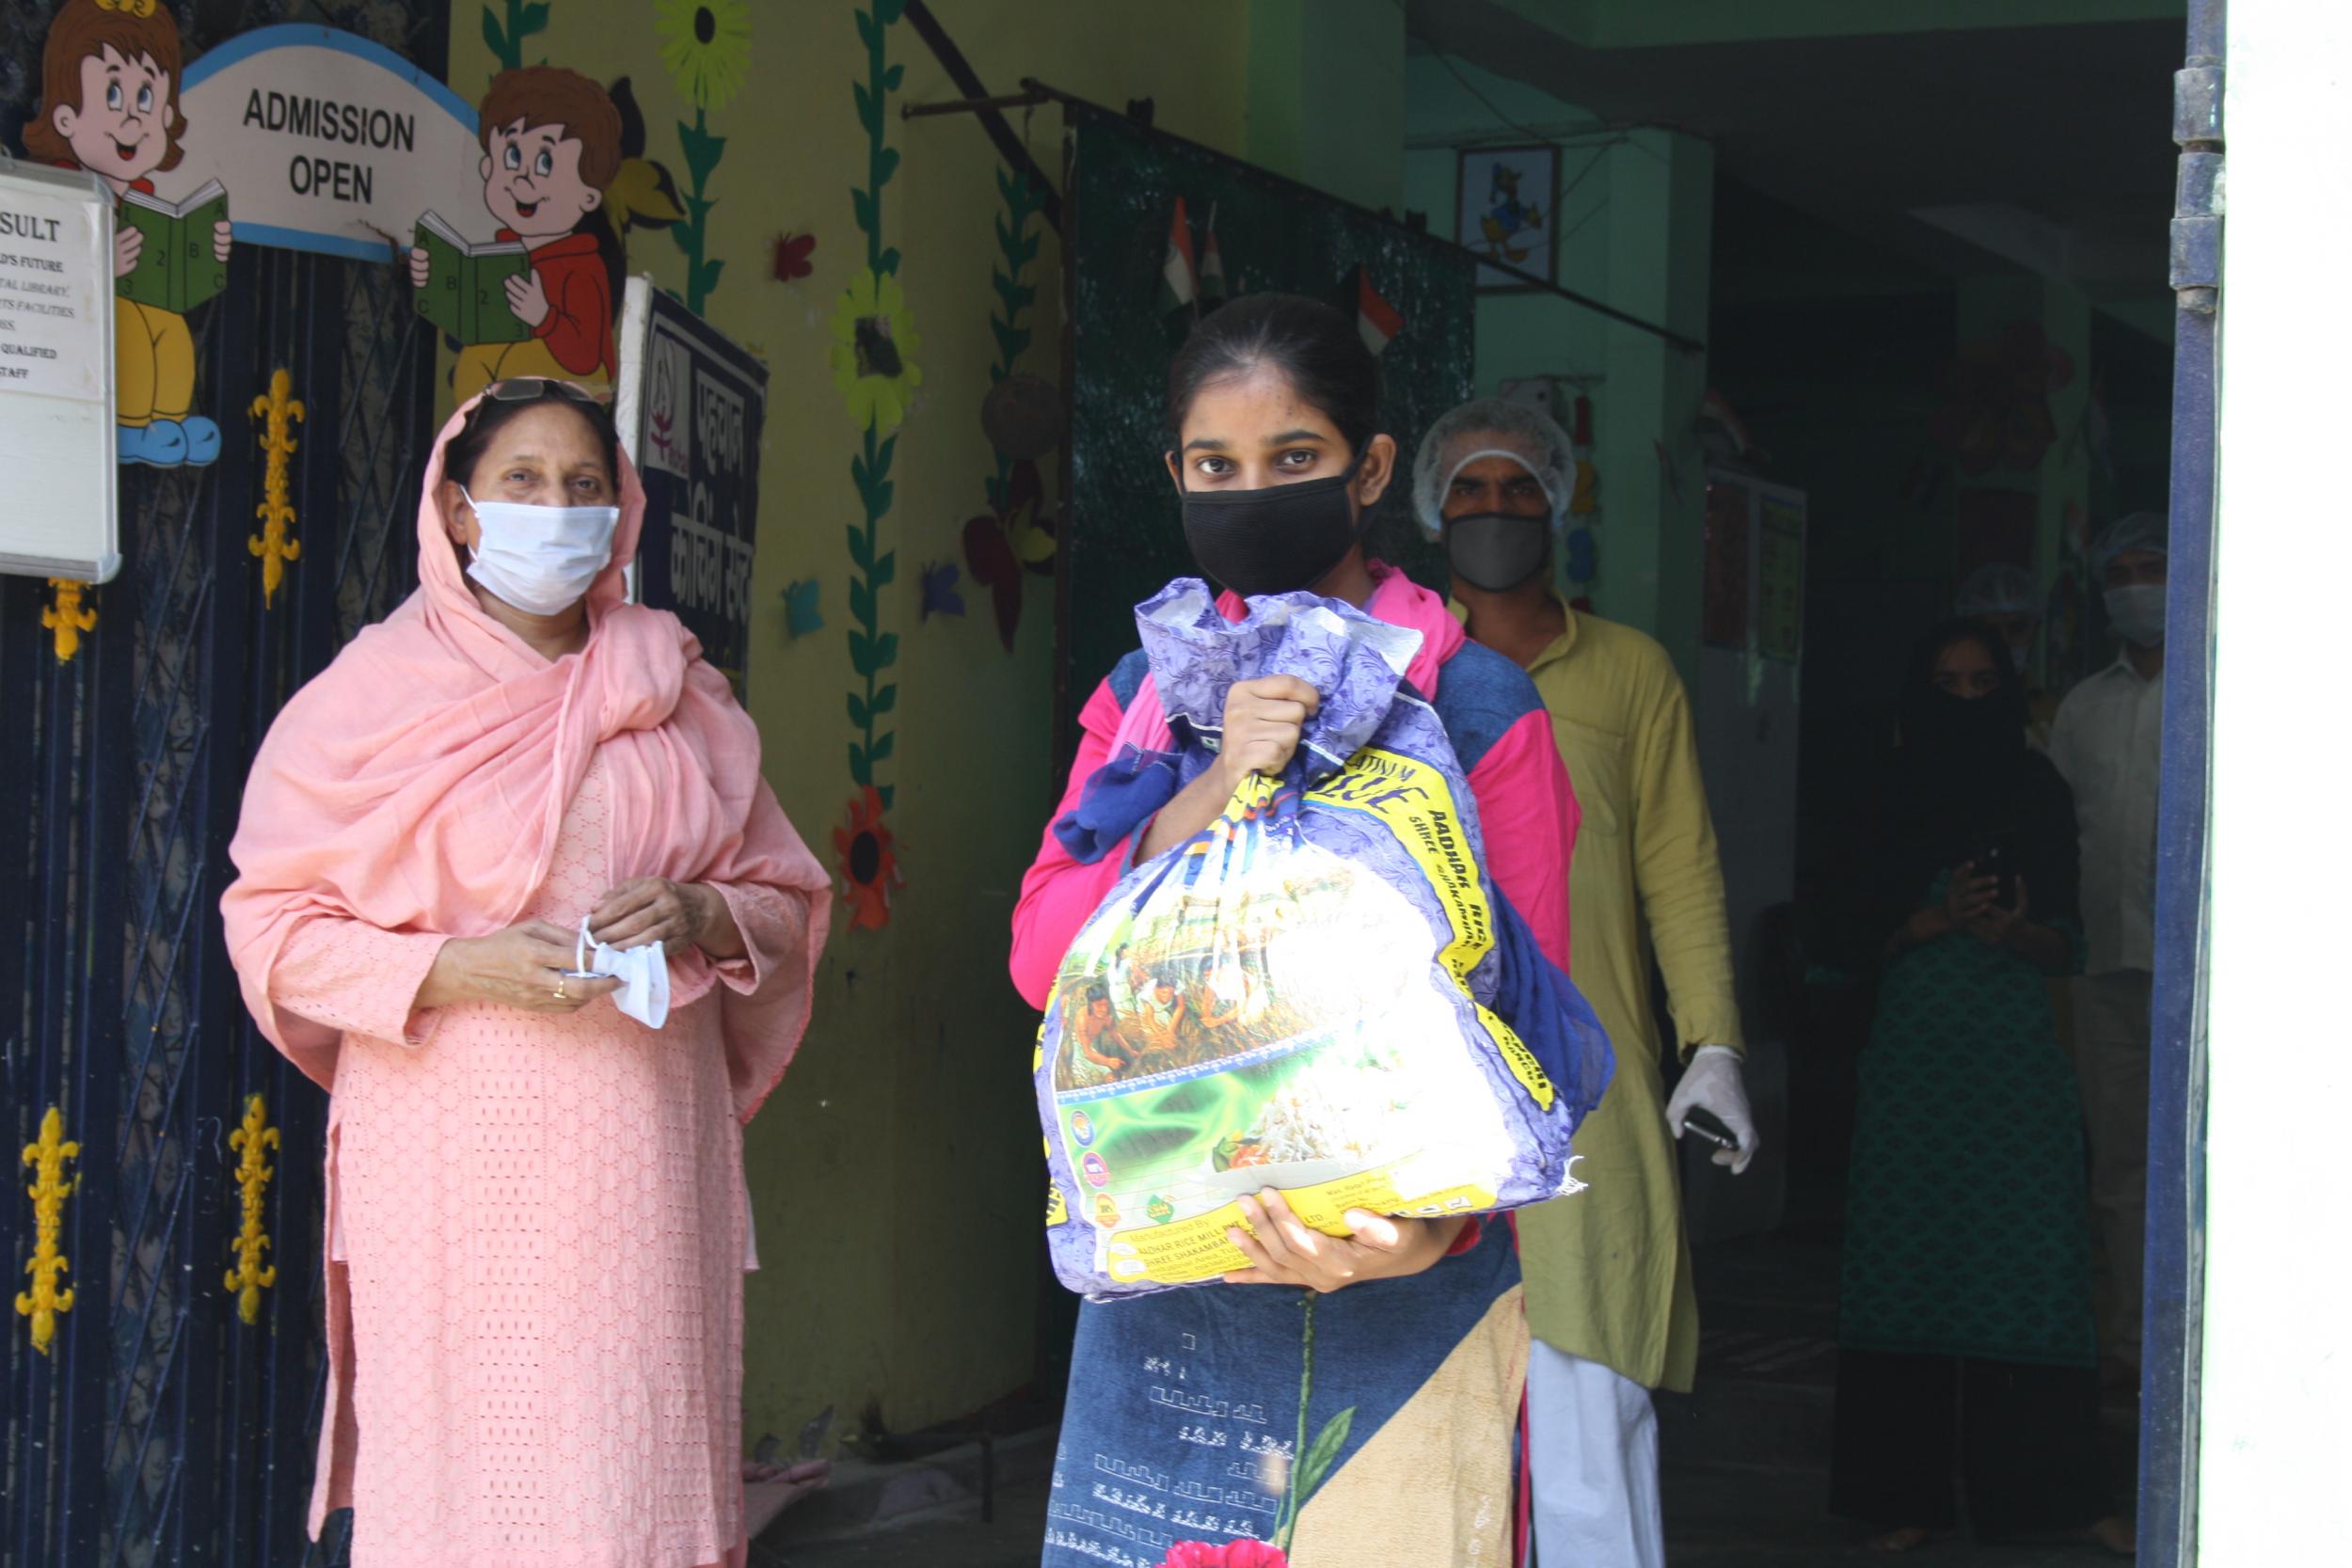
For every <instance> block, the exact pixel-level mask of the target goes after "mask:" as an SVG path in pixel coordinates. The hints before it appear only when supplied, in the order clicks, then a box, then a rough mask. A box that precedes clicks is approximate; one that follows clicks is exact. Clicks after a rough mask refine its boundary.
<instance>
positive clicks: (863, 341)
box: [832, 267, 923, 436]
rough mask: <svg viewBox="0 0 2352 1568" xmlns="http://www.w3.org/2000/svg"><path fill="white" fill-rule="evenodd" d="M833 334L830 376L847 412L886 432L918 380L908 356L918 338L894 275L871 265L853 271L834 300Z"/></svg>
mask: <svg viewBox="0 0 2352 1568" xmlns="http://www.w3.org/2000/svg"><path fill="white" fill-rule="evenodd" d="M833 340H834V341H833V355H832V358H833V381H834V386H836V387H838V388H841V396H842V399H843V401H844V402H846V403H847V404H849V405H850V418H851V419H852V420H856V421H857V422H858V423H859V424H860V425H862V426H870V427H871V428H873V429H874V430H877V431H879V432H880V433H882V435H884V436H887V435H889V434H890V433H891V432H892V431H894V430H896V429H898V425H899V423H900V421H902V420H905V418H906V417H907V404H909V403H911V402H913V401H914V388H917V387H920V386H921V385H922V384H923V368H922V367H921V366H920V365H917V364H916V363H915V362H914V351H915V350H917V349H919V348H921V347H922V346H923V340H922V339H920V338H918V337H916V336H915V334H914V317H913V316H912V315H910V314H908V312H907V295H906V291H905V290H904V289H901V288H900V287H898V279H897V278H896V277H891V276H889V275H888V274H885V273H877V272H875V271H874V270H873V269H872V268H871V267H868V268H866V270H865V271H864V272H862V273H860V274H858V276H857V280H856V281H855V282H853V283H851V284H850V286H849V287H848V288H846V289H844V290H842V291H841V297H840V298H839V299H838V300H836V301H834V307H833Z"/></svg>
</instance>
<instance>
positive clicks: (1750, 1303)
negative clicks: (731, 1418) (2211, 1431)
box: [752, 1232, 2133, 1568]
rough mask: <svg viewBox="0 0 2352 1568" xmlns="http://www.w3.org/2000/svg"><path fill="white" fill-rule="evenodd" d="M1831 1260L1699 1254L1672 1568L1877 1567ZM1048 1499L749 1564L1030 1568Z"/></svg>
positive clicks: (1665, 1420)
mask: <svg viewBox="0 0 2352 1568" xmlns="http://www.w3.org/2000/svg"><path fill="white" fill-rule="evenodd" d="M1698 1269H1699V1289H1700V1300H1701V1303H1702V1306H1703V1311H1704V1316H1705V1319H1706V1323H1707V1328H1706V1334H1705V1338H1704V1340H1703V1345H1704V1348H1703V1350H1702V1353H1701V1357H1700V1374H1699V1391H1698V1392H1697V1393H1695V1394H1692V1395H1690V1396H1684V1397H1676V1396H1665V1397H1661V1400H1660V1402H1659V1423H1660V1438H1661V1453H1662V1456H1663V1478H1662V1482H1661V1492H1662V1494H1663V1498H1664V1507H1665V1514H1666V1536H1667V1548H1668V1556H1669V1560H1670V1561H1671V1562H1672V1563H1673V1564H1674V1568H1814V1565H1817V1564H1821V1563H1835V1562H1841V1561H1853V1562H1856V1563H1860V1562H1866V1561H1884V1560H1885V1559H1884V1558H1883V1557H1881V1556H1879V1555H1878V1554H1874V1553H1870V1552H1868V1551H1867V1550H1866V1549H1865V1548H1864V1547H1863V1546H1862V1544H1861V1531H1860V1530H1859V1528H1857V1527H1855V1526H1853V1525H1851V1524H1849V1523H1847V1522H1846V1521H1844V1520H1840V1519H1836V1518H1833V1517H1831V1516H1830V1514H1829V1513H1828V1512H1827V1510H1826V1509H1825V1507H1824V1500H1825V1498H1826V1497H1827V1495H1828V1491H1829V1471H1828V1457H1829V1433H1830V1408H1831V1396H1832V1389H1833V1378H1834V1373H1835V1370H1836V1348H1835V1343H1834V1339H1833V1335H1834V1332H1835V1326H1836V1322H1835V1303H1836V1249H1835V1246H1834V1243H1832V1242H1830V1241H1829V1240H1827V1239H1825V1238H1814V1239H1807V1238H1805V1237H1804V1236H1802V1235H1791V1234H1789V1233H1788V1232H1784V1233H1783V1234H1781V1235H1779V1236H1775V1237H1772V1238H1758V1239H1756V1240H1752V1241H1745V1242H1736V1243H1724V1244H1722V1245H1719V1246H1716V1247H1712V1248H1708V1249H1707V1250H1705V1251H1703V1252H1701V1253H1700V1255H1699V1261H1698ZM2132 1439H2133V1430H2132V1425H2131V1418H2130V1414H2129V1412H2128V1410H2111V1411H2110V1412H2109V1418H2108V1422H2107V1447H2108V1453H2107V1455H2106V1458H2107V1461H2108V1466H2109V1469H2110V1471H2111V1474H2112V1483H2113V1485H2114V1487H2115V1495H2116V1497H2117V1501H2118V1505H2119V1509H2120V1510H2121V1511H2122V1512H2124V1513H2127V1514H2128V1513H2129V1512H2130V1508H2131V1500H2130V1487H2131V1477H2132V1473H2133V1465H2132V1453H2131V1446H2132ZM1031 1468H1032V1469H1034V1468H1035V1466H1031ZM1049 1490H1050V1478H1048V1477H1046V1476H1043V1475H1032V1476H1030V1477H1028V1478H1026V1479H1024V1480H1022V1481H1019V1482H1017V1483H1015V1484H1010V1485H1007V1486H1004V1487H1000V1488H999V1490H998V1492H997V1497H996V1511H997V1512H996V1519H995V1522H994V1523H993V1524H990V1525H982V1524H981V1523H980V1522H979V1509H978V1505H977V1501H976V1500H973V1499H971V1498H969V1497H965V1498H961V1499H958V1500H953V1501H949V1502H946V1503H944V1504H942V1505H939V1506H936V1507H933V1508H930V1509H926V1510H923V1511H920V1512H916V1513H908V1514H904V1515H902V1516H900V1517H898V1519H895V1520H893V1521H891V1522H889V1523H886V1524H883V1525H880V1526H874V1527H869V1528H865V1529H862V1530H856V1531H851V1532H846V1533H835V1534H833V1535H830V1536H828V1537H826V1538H823V1539H811V1538H807V1537H804V1536H803V1537H796V1535H795V1533H794V1528H793V1527H794V1523H795V1521H794V1520H793V1519H792V1518H791V1517H790V1516H787V1518H786V1520H785V1521H784V1522H783V1523H782V1524H780V1525H779V1526H778V1527H777V1528H776V1529H774V1530H772V1531H771V1532H770V1533H769V1534H768V1536H767V1537H766V1538H765V1539H763V1540H762V1541H760V1542H759V1543H757V1544H755V1547H754V1550H753V1554H752V1568H836V1565H844V1568H846V1565H849V1564H863V1565H871V1568H882V1565H885V1564H887V1565H894V1568H895V1565H900V1564H903V1565H907V1568H914V1565H916V1564H921V1565H923V1568H941V1565H949V1564H952V1565H954V1568H1000V1565H1002V1568H1013V1565H1019V1568H1030V1565H1031V1564H1034V1563H1035V1562H1036V1561H1037V1559H1038V1543H1039V1541H1040V1540H1041V1537H1042V1534H1043V1530H1044V1517H1045V1505H1046V1497H1047V1494H1048V1491H1049ZM1913 1560H1915V1561H1917V1562H1919V1563H1921V1564H1922V1565H1923V1568H2095V1565H2096V1564H2098V1563H2101V1562H2108V1561H2114V1559H2113V1558H2110V1557H2108V1556H2107V1554H2106V1553H2104V1552H2102V1551H2101V1550H2099V1549H2098V1548H2097V1547H2095V1546H2092V1545H2089V1544H2082V1545H2052V1546H2042V1547H2033V1546H2023V1547H2021V1546H1986V1545H1980V1544H1977V1543H1975V1542H1972V1541H1969V1540H1967V1539H1965V1538H1956V1539H1952V1540H1948V1541H1944V1542H1938V1543H1936V1544H1932V1545H1931V1546H1929V1547H1926V1548H1923V1549H1921V1550H1920V1551H1919V1552H1918V1553H1916V1554H1915V1557H1914V1559H1913Z"/></svg>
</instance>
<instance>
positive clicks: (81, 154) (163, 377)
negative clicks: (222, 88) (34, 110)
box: [24, 0, 230, 468]
mask: <svg viewBox="0 0 2352 1568" xmlns="http://www.w3.org/2000/svg"><path fill="white" fill-rule="evenodd" d="M186 128H187V117H186V116H185V115H183V114H182V113H181V112H180V25H179V24H178V23H177V22H175V21H173V20H172V15H171V12H170V10H169V9H168V8H166V7H164V6H162V5H160V4H159V3H158V0H65V3H64V4H63V5H60V6H59V7H58V8H57V14H56V18H55V19H54V20H53V21H52V22H51V23H50V24H49V38H48V41H47V43H46V45H45V46H44V47H43V49H42V51H41V114H40V119H35V120H32V121H30V122H29V123H27V124H26V125H25V127H24V150H25V151H27V152H28V153H30V154H32V155H33V156H34V157H36V158H40V159H44V160H46V161H48V162H50V163H53V164H56V165H58V166H61V167H65V168H76V167H79V168H86V169H88V170H89V171H90V172H91V173H93V174H95V175H97V176H98V177H99V178H100V179H101V180H103V181H104V182H106V185H107V188H108V189H110V190H112V191H113V192H114V193H115V201H116V206H117V209H118V213H119V214H120V221H119V222H118V225H117V227H116V230H115V420H116V433H115V444H116V451H117V452H118V454H119V457H120V459H121V461H123V462H125V463H146V464H150V465H152V466H153V467H159V468H175V467H180V466H181V465H182V464H203V463H210V462H211V461H212V460H213V459H214V458H215V457H217V456H219V455H220V426H218V425H217V424H215V423H214V422H213V421H212V420H208V419H206V418H204V417H203V416H202V415H200V414H198V413H196V412H194V410H193V404H194V402H195V398H196V340H195V338H194V337H193V336H191V335H190V333H189V331H188V323H187V318H186V316H185V315H183V313H182V312H183V311H184V310H186V309H189V308H191V307H192V306H194V305H197V304H200V303H201V302H202V301H203V300H204V299H207V298H210V297H211V295H212V294H213V293H217V292H218V290H219V287H220V284H221V282H222V281H224V280H225V277H226V274H225V271H224V268H225V265H226V263H227V261H228V260H229V241H230V228H229V218H228V204H227V200H226V198H225V197H222V196H220V195H219V194H218V193H217V192H216V191H212V189H211V188H210V187H208V193H209V194H207V193H199V194H200V195H204V196H205V199H202V200H199V201H196V202H193V203H188V204H183V205H187V206H190V207H192V208H193V213H192V214H184V213H182V212H180V211H179V210H178V209H175V208H174V207H173V206H172V205H171V204H169V203H165V202H160V201H157V200H155V199H153V198H154V194H155V185H154V182H153V181H152V180H151V179H150V178H149V177H150V176H151V175H153V174H155V173H157V172H159V171H166V170H169V169H172V168H176V167H178V166H179V164H180V134H181V133H182V132H183V131H184V130H185V129H186ZM133 208H137V209H139V212H138V214H133V213H132V211H131V209H133ZM208 212H209V213H212V214H215V215H214V217H213V219H212V223H211V233H210V236H209V239H210V244H209V245H207V244H206V243H205V241H206V238H207V236H206V235H205V234H204V233H203V232H202V231H201V225H202V221H203V215H204V214H206V213H208ZM134 218H135V221H134ZM191 221H192V222H194V223H195V224H197V225H198V226H199V230H198V232H196V233H195V234H193V235H190V234H188V233H186V231H185V230H186V226H187V224H188V223H190V222H191ZM157 235H161V236H163V243H160V244H159V243H158V242H157V240H156V238H155V236H157ZM174 242H176V244H175V243H174ZM167 250H172V251H174V252H175V253H174V254H171V255H167V254H166V251H167ZM180 251H185V252H187V253H188V254H186V255H182V254H178V253H177V252H180ZM207 261H209V262H210V263H211V264H210V265H205V264H204V263H205V262H207ZM190 262H194V263H196V264H194V265H190V264H189V263H190Z"/></svg>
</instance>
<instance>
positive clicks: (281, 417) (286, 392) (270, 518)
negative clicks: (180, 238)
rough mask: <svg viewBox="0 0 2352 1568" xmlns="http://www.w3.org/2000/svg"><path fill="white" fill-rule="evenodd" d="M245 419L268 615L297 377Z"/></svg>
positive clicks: (288, 508)
mask: <svg viewBox="0 0 2352 1568" xmlns="http://www.w3.org/2000/svg"><path fill="white" fill-rule="evenodd" d="M302 417H303V409H302V404H299V403H297V402H296V401H295V400H294V377H293V376H291V375H289V374H287V373H286V372H284V371H282V370H278V371H272V372H269V390H268V391H267V392H265V393H263V394H262V396H260V397H258V398H255V399H254V400H253V406H252V407H250V408H248V409H246V418H247V419H254V420H262V435H261V442H262V452H263V454H264V455H265V457H266V460H267V461H266V465H265V467H263V469H262V504H261V505H259V506H257V507H255V508H254V509H253V515H255V516H256V517H259V518H260V519H261V520H262V531H261V532H259V533H257V534H255V535H253V536H252V537H251V538H250V539H247V540H246V542H245V547H246V550H247V551H249V552H250V553H252V554H254V555H256V556H259V557H260V558H261V562H262V608H263V609H264V610H266V609H268V608H269V607H270V605H271V604H272V603H273V602H274V601H275V600H276V599H277V597H278V588H279V586H280V585H281V584H283V583H284V582H285V580H286V562H289V561H299V560H301V559H302V546H301V545H300V543H298V542H297V541H296V540H295V539H294V537H293V536H292V534H291V532H290V531H291V530H292V529H293V527H294V487H293V485H292V483H290V482H289V480H288V478H287V469H288V467H290V464H289V462H288V460H289V459H290V458H292V457H293V456H294V421H295V420H300V419H301V418H302ZM247 1321H248V1322H250V1321H251V1320H249V1319H248V1320H247Z"/></svg>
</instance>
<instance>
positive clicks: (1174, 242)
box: [1160, 196, 1200, 314]
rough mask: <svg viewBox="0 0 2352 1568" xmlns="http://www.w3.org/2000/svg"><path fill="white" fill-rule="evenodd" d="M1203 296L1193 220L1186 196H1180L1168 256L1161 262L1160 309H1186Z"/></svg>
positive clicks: (1171, 222) (1170, 232)
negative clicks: (1194, 250) (1186, 209)
mask: <svg viewBox="0 0 2352 1568" xmlns="http://www.w3.org/2000/svg"><path fill="white" fill-rule="evenodd" d="M1199 298H1200V271H1199V269H1198V268H1197V267H1196V266H1195V265H1194V264H1193V260H1192V222H1191V220H1190V219H1189V218H1187V217H1186V216H1185V215H1184V198H1183V197H1181V196H1180V197H1178V198H1176V215H1175V216H1174V217H1173V218H1172V219H1170V220H1169V222H1168V260H1167V261H1162V262H1161V263H1160V310H1161V313H1162V314H1166V313H1167V312H1168V311H1170V310H1184V309H1191V308H1192V305H1193V302H1194V301H1195V300H1197V299H1199Z"/></svg>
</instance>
